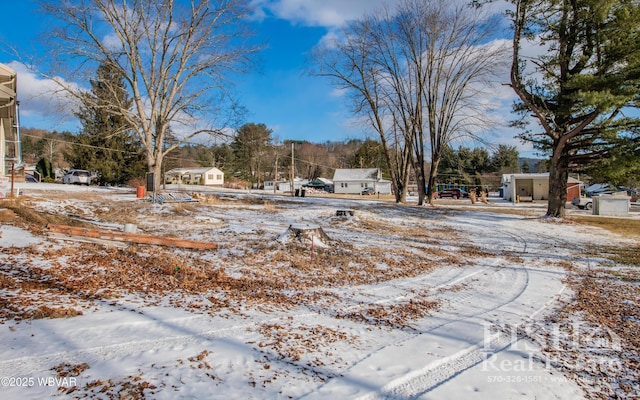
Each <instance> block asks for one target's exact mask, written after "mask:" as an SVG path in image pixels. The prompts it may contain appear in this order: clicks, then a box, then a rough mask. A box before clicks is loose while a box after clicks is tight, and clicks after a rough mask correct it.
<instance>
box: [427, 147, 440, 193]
mask: <svg viewBox="0 0 640 400" xmlns="http://www.w3.org/2000/svg"><path fill="white" fill-rule="evenodd" d="M438 164H440V159H438V158H435V157H434V159H433V160H431V169H430V170H429V182H428V185H427V202H428V203H429V204H433V189H434V188H435V187H436V179H437V178H438Z"/></svg>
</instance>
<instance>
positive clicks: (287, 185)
mask: <svg viewBox="0 0 640 400" xmlns="http://www.w3.org/2000/svg"><path fill="white" fill-rule="evenodd" d="M308 182H309V180H307V179H300V178H296V179H294V181H293V188H294V190H295V189H301V188H302V186H303V185H306V184H307V183H308ZM273 185H277V186H276V190H275V191H276V192H278V193H287V192H289V193H290V192H291V181H278V182H277V183H276V182H274V181H264V190H266V191H270V192H273V191H274V190H273Z"/></svg>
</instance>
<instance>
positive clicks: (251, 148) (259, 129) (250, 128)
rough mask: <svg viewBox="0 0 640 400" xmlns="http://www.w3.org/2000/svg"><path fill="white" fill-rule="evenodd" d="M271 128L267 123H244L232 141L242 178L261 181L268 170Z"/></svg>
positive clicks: (237, 167) (236, 165)
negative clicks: (267, 161)
mask: <svg viewBox="0 0 640 400" xmlns="http://www.w3.org/2000/svg"><path fill="white" fill-rule="evenodd" d="M271 132H272V130H271V129H268V128H267V126H266V125H265V124H254V123H248V124H244V125H243V126H242V127H240V129H238V132H237V133H236V137H235V138H234V140H233V142H232V143H231V149H232V150H233V155H234V158H235V170H236V171H237V172H238V175H239V177H240V178H243V179H247V180H250V181H251V182H254V183H255V182H257V183H260V181H261V175H262V173H263V172H264V171H266V168H267V166H266V165H265V161H266V158H267V149H268V148H269V147H270V146H271Z"/></svg>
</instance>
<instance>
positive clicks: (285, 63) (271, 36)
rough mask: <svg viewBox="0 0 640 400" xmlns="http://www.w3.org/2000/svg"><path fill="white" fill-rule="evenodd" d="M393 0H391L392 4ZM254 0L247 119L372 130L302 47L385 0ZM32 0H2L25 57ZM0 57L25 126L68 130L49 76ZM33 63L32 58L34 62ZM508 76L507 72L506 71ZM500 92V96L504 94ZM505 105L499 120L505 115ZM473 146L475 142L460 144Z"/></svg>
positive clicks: (308, 128)
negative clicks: (12, 76) (257, 46)
mask: <svg viewBox="0 0 640 400" xmlns="http://www.w3.org/2000/svg"><path fill="white" fill-rule="evenodd" d="M396 1H397V0H388V1H387V2H388V3H390V4H393V3H394V2H396ZM252 2H253V3H254V4H255V5H256V6H257V12H256V15H255V18H254V21H253V24H254V29H255V31H256V33H257V34H258V35H259V37H260V39H262V40H264V42H265V43H266V45H267V47H266V48H265V49H264V50H263V51H262V52H261V59H262V67H261V68H260V70H259V71H256V72H255V73H252V74H248V75H243V76H242V80H241V81H240V82H238V84H237V87H236V88H235V91H236V95H237V97H238V99H239V101H240V103H241V104H242V105H243V106H244V107H245V108H246V109H247V111H248V115H247V117H246V122H255V123H264V124H266V125H267V127H268V128H270V129H272V130H273V137H274V138H275V139H276V140H278V141H283V140H290V139H294V140H308V141H310V142H314V143H323V142H326V141H344V140H348V139H353V138H356V139H365V138H366V137H368V136H370V137H372V138H374V139H375V138H376V136H375V135H374V134H372V133H371V132H366V130H365V129H364V128H362V127H357V126H354V125H353V124H352V123H350V121H351V117H352V116H351V115H350V113H349V109H348V107H347V105H346V104H345V103H344V100H343V99H342V98H340V97H339V96H336V95H335V91H334V89H333V87H331V86H330V85H329V82H328V81H326V80H324V79H323V78H319V77H311V76H307V75H305V73H304V67H305V62H306V60H307V58H306V54H307V52H309V51H310V50H311V49H312V48H313V46H315V45H316V44H318V43H319V42H320V41H321V40H322V38H323V37H324V36H325V35H327V34H329V33H330V32H331V31H332V30H335V29H339V28H340V27H341V26H342V25H343V24H344V23H346V22H347V21H348V20H350V19H353V18H358V17H359V16H361V15H362V14H363V13H366V12H371V11H373V10H375V9H376V8H378V7H380V6H381V5H382V4H383V3H385V1H384V0H252ZM36 10H37V5H36V4H35V2H34V1H32V0H14V1H10V2H9V1H3V11H4V15H6V16H10V17H9V18H5V20H4V21H3V22H4V23H3V25H2V26H1V27H0V41H1V42H2V44H3V47H6V46H7V45H10V46H15V47H17V48H18V49H19V50H20V52H21V54H22V55H23V56H24V57H27V58H28V57H29V56H31V55H33V54H36V53H37V50H38V48H37V46H36V45H35V42H36V39H37V38H38V36H39V35H40V34H41V33H42V32H43V31H45V30H46V29H48V28H49V26H47V25H50V24H48V23H45V22H44V21H43V19H42V16H41V15H39V14H38V13H37V12H36ZM0 63H4V64H9V65H10V66H11V67H12V68H14V69H15V70H17V72H18V99H19V100H20V117H21V125H22V126H23V127H28V128H43V129H49V130H58V131H61V130H70V131H72V132H77V130H78V124H77V122H76V121H74V120H73V118H72V117H70V116H69V114H68V113H66V114H65V113H60V112H58V111H59V110H58V109H57V108H55V106H52V105H51V103H50V101H49V100H50V96H49V95H42V93H43V89H44V88H51V83H50V82H47V81H43V80H42V79H41V78H39V77H38V76H37V75H34V74H32V73H30V72H29V71H26V70H24V69H23V68H22V67H21V66H20V65H19V64H16V57H15V55H14V54H11V53H10V52H7V51H6V50H5V51H3V52H0ZM36 67H37V66H36ZM505 79H506V78H505ZM505 96H507V97H508V96H509V94H504V93H503V94H502V98H501V99H499V101H501V102H506V103H508V102H509V101H505V100H508V99H505V98H504V97H505ZM508 113H509V110H508V109H506V110H505V113H504V115H505V117H504V121H505V122H506V121H507V120H508V119H509V116H508ZM513 136H514V132H512V131H510V130H509V129H506V128H503V129H497V130H495V133H494V134H493V136H491V137H489V141H490V142H493V143H500V144H509V145H514V146H516V147H518V149H519V150H520V151H521V154H522V155H526V154H523V153H526V152H527V151H528V149H527V148H526V147H523V146H522V144H521V143H519V142H518V141H517V140H515V139H514V138H513ZM465 145H467V146H472V145H473V144H472V143H467V144H465Z"/></svg>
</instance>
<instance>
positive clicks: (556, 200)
mask: <svg viewBox="0 0 640 400" xmlns="http://www.w3.org/2000/svg"><path fill="white" fill-rule="evenodd" d="M562 152H563V149H562V148H561V147H560V146H556V147H554V150H553V155H552V157H551V168H550V169H549V205H548V207H547V216H549V217H554V218H563V217H564V215H565V206H566V202H567V179H568V178H569V168H568V163H567V160H566V157H565V156H564V155H562Z"/></svg>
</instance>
